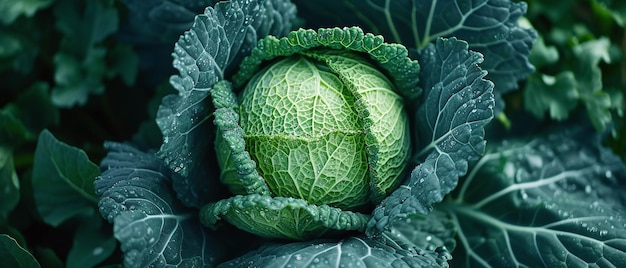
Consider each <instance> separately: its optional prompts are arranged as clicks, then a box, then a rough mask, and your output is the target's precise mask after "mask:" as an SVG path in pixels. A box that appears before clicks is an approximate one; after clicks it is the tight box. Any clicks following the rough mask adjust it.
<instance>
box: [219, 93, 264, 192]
mask: <svg viewBox="0 0 626 268" xmlns="http://www.w3.org/2000/svg"><path fill="white" fill-rule="evenodd" d="M211 96H212V97H213V105H215V112H214V113H213V114H214V115H215V120H214V123H215V125H216V126H217V129H218V134H217V135H218V137H217V138H216V141H215V143H216V144H218V146H217V150H218V151H217V153H218V154H224V155H229V157H227V158H226V160H225V161H224V163H220V168H221V169H222V179H224V178H225V177H229V176H224V175H223V174H224V173H225V172H234V173H236V177H237V178H238V179H239V180H238V181H236V182H233V181H227V182H225V183H226V184H227V185H228V186H229V187H231V191H232V192H234V193H239V192H240V191H241V194H243V193H245V194H260V195H269V194H270V189H269V187H268V185H267V183H265V180H264V179H263V177H261V175H260V174H259V172H258V171H257V165H256V163H255V162H254V161H253V160H252V158H251V157H250V154H249V153H248V151H246V142H245V140H244V131H243V129H242V128H241V126H239V115H238V114H237V112H236V111H237V110H238V107H239V106H238V105H237V96H235V94H234V93H233V91H232V88H231V84H230V83H229V82H228V81H220V82H218V83H217V84H216V85H215V87H214V88H213V90H211ZM220 149H223V150H224V151H221V150H220ZM218 159H219V158H218ZM231 162H232V163H231ZM231 165H234V167H235V170H234V171H229V167H230V166H231ZM239 188H241V190H239Z"/></svg>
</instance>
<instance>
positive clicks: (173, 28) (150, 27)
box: [122, 0, 218, 44]
mask: <svg viewBox="0 0 626 268" xmlns="http://www.w3.org/2000/svg"><path fill="white" fill-rule="evenodd" d="M122 2H123V3H124V4H126V7H127V8H128V11H129V13H130V15H129V19H130V25H131V27H132V29H133V30H134V32H133V33H132V34H133V36H131V37H130V38H132V39H133V40H137V41H141V42H145V43H149V44H154V43H155V42H163V43H167V44H173V43H174V42H176V39H178V37H180V35H181V34H182V33H183V32H185V31H186V30H188V29H189V28H191V25H192V24H193V18H194V17H195V16H196V15H197V14H199V13H202V11H203V10H204V9H205V8H206V7H207V6H213V4H215V3H216V2H218V0H201V1H163V0H142V1H134V0H123V1H122Z"/></svg>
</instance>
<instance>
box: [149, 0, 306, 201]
mask: <svg viewBox="0 0 626 268" xmlns="http://www.w3.org/2000/svg"><path fill="white" fill-rule="evenodd" d="M294 18H295V6H294V5H293V4H291V3H290V2H288V1H284V0H268V1H261V0H237V1H229V2H220V3H218V4H216V5H215V7H209V8H207V9H206V10H205V12H204V14H201V15H198V16H196V18H195V22H194V24H193V26H192V28H191V30H189V31H187V32H185V34H184V35H183V36H181V38H180V39H179V41H178V42H177V43H176V46H175V49H174V54H173V55H174V67H175V68H177V69H178V70H179V72H180V75H177V76H173V77H172V78H171V79H170V82H171V84H172V85H173V86H174V87H175V88H176V89H177V90H178V91H179V94H178V95H170V96H166V97H165V98H164V102H163V106H162V107H160V108H159V111H158V113H157V124H158V125H159V128H160V129H161V132H162V133H163V136H164V140H163V145H162V146H161V149H160V150H159V152H158V153H157V155H158V156H159V157H160V158H162V159H163V160H164V161H165V163H166V164H167V165H168V166H169V167H170V168H171V169H173V170H175V171H176V172H177V173H179V174H180V175H182V177H181V179H180V180H178V179H177V180H175V181H174V188H175V189H176V192H177V193H178V196H179V197H181V199H182V200H183V201H184V202H185V204H187V205H191V206H197V207H199V206H201V205H203V204H206V203H208V199H209V198H210V195H209V194H207V193H206V192H203V191H205V190H206V189H209V188H211V187H209V186H208V181H209V180H206V177H207V174H208V173H209V172H208V169H209V167H208V166H207V164H206V163H208V162H211V161H209V160H208V159H207V154H208V151H209V150H207V148H209V146H204V145H207V142H208V141H209V140H210V138H209V137H210V136H211V126H210V123H207V120H206V119H207V118H208V117H209V116H210V110H211V105H210V102H209V100H208V98H207V97H208V91H209V90H210V88H211V87H212V86H213V85H214V84H215V83H216V82H217V81H219V80H222V79H224V78H225V77H226V76H228V75H229V72H230V68H233V67H234V66H236V65H238V63H239V61H241V58H242V57H243V56H244V55H247V54H248V53H249V52H250V50H251V49H252V47H253V46H255V45H256V42H257V40H258V39H259V38H261V37H263V36H266V35H269V34H273V35H278V36H281V35H284V34H286V33H287V32H288V31H289V30H290V29H291V27H292V26H291V25H292V24H291V23H292V21H293V20H294ZM189 197H193V198H189Z"/></svg>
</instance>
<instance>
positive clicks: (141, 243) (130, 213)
mask: <svg viewBox="0 0 626 268" xmlns="http://www.w3.org/2000/svg"><path fill="white" fill-rule="evenodd" d="M105 148H106V149H108V150H109V154H108V155H107V156H106V157H105V158H104V159H103V160H102V163H101V165H100V166H101V168H102V169H103V170H104V171H103V173H102V176H100V177H98V178H97V179H96V181H95V187H96V192H97V194H98V195H99V196H100V202H99V208H100V213H101V214H102V216H103V217H104V218H105V219H107V220H108V221H109V222H111V223H113V224H114V226H113V232H114V236H115V238H116V239H117V240H119V241H120V243H121V249H122V251H123V252H124V265H125V266H126V267H148V266H159V267H160V266H165V265H170V266H172V267H202V266H210V265H213V263H214V262H215V256H216V254H218V252H217V251H218V250H217V249H216V248H215V247H214V246H213V245H212V243H213V242H212V239H211V238H210V237H209V236H208V234H207V233H206V230H205V229H204V228H203V227H202V226H201V225H200V221H199V219H198V217H197V213H198V212H197V210H194V209H189V208H187V207H185V206H184V205H183V204H182V203H181V202H180V201H179V200H178V199H176V196H175V193H174V191H173V189H172V176H176V174H175V173H172V171H171V170H170V169H169V168H167V167H166V166H165V165H164V164H163V162H162V161H161V160H160V159H158V158H157V157H156V156H154V155H153V154H150V153H144V152H141V151H139V150H137V149H135V148H133V147H130V146H128V145H124V144H119V143H106V144H105Z"/></svg>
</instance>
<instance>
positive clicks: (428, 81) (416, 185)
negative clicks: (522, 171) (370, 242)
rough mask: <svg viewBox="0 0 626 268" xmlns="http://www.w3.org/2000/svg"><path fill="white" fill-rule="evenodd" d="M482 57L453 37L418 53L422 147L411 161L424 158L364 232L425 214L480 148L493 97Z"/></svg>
mask: <svg viewBox="0 0 626 268" xmlns="http://www.w3.org/2000/svg"><path fill="white" fill-rule="evenodd" d="M481 60H482V57H481V55H480V54H478V53H476V52H472V51H469V50H468V47H467V43H465V42H463V41H459V40H456V39H454V38H453V39H439V40H438V41H437V42H436V43H435V44H432V45H429V46H428V47H427V48H425V49H424V51H423V52H422V54H421V64H422V66H423V70H422V72H421V74H422V76H421V81H422V83H423V85H424V94H425V96H424V98H425V99H424V103H423V104H422V106H421V107H420V108H419V110H418V113H417V119H416V120H417V125H418V128H419V133H420V143H421V144H419V148H421V149H420V150H421V151H420V152H419V153H418V154H417V158H416V159H414V160H415V161H416V162H417V161H421V160H422V157H424V156H426V155H427V157H426V159H425V160H423V162H422V163H421V164H419V165H418V166H417V167H416V168H415V169H414V170H413V172H412V173H411V176H410V178H409V180H408V181H406V182H405V183H404V185H402V186H400V188H398V189H397V190H395V191H394V192H393V193H392V194H391V195H390V196H389V197H388V198H387V199H385V200H383V202H381V203H380V204H379V205H378V207H377V208H376V209H375V210H374V212H373V218H372V220H371V221H370V223H369V224H368V234H369V235H373V234H375V233H376V232H380V231H384V230H386V229H387V228H388V225H389V224H393V221H395V220H396V219H399V218H402V217H405V216H406V215H410V214H413V213H421V214H424V215H426V214H428V213H429V212H430V211H431V210H432V204H434V203H437V202H440V201H441V200H442V199H443V197H444V196H445V195H446V194H448V193H449V192H450V191H452V190H453V189H454V188H455V187H456V184H457V182H458V178H459V177H460V176H462V175H464V174H465V173H466V172H467V167H468V163H470V162H472V161H474V160H476V159H478V157H479V156H480V155H481V154H482V153H483V152H484V147H485V140H484V126H485V125H486V124H487V123H489V122H490V121H491V119H492V118H493V106H494V99H493V94H492V91H493V83H491V82H489V81H487V80H484V79H483V78H484V76H485V74H486V72H485V71H483V70H481V69H480V68H478V63H480V62H481Z"/></svg>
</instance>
